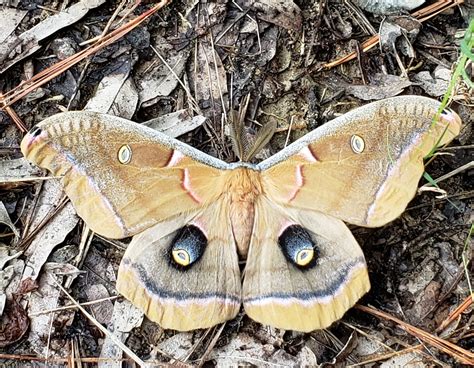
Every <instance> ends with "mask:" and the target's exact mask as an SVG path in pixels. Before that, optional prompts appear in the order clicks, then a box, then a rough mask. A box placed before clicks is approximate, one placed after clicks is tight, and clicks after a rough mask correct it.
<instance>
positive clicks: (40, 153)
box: [21, 112, 227, 238]
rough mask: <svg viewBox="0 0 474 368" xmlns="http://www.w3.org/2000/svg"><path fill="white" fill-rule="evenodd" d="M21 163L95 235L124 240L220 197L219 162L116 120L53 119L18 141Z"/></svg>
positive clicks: (87, 115)
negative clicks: (54, 182)
mask: <svg viewBox="0 0 474 368" xmlns="http://www.w3.org/2000/svg"><path fill="white" fill-rule="evenodd" d="M21 149H22V152H23V154H24V156H25V157H26V158H27V159H28V160H30V161H32V162H34V163H35V164H36V165H38V166H40V167H43V168H46V169H48V170H49V171H51V172H52V173H53V175H56V176H61V177H62V179H61V180H62V183H63V185H64V190H65V192H66V194H67V195H68V197H69V198H70V199H71V201H72V202H73V204H74V206H75V208H76V210H77V212H78V214H79V216H81V217H82V218H83V219H84V221H85V222H86V223H87V224H88V225H89V226H90V227H91V228H92V230H94V231H96V232H97V233H99V234H102V235H104V236H107V237H110V238H122V237H126V236H130V235H133V234H136V233H138V232H140V231H142V230H144V229H146V228H148V227H150V226H152V225H153V224H156V223H157V222H159V221H163V220H165V219H168V218H170V217H172V216H174V215H177V214H180V213H183V212H188V211H192V210H194V209H197V208H200V207H203V206H206V205H207V204H208V203H211V202H212V201H214V200H215V199H216V198H217V197H218V196H219V195H220V193H219V188H220V178H221V173H222V169H225V168H226V167H227V164H226V163H224V162H223V161H220V160H218V159H215V158H213V157H211V156H208V155H206V154H204V153H202V152H200V151H198V150H196V149H194V148H192V147H190V146H188V145H186V144H183V143H181V142H179V141H177V140H175V139H172V138H170V137H168V136H166V135H164V134H161V133H159V132H156V131H154V130H153V129H150V128H147V127H145V126H142V125H139V124H136V123H133V122H131V121H128V120H125V119H122V118H118V117H115V116H110V115H104V114H99V113H94V112H68V113H62V114H58V115H55V116H52V117H50V118H48V119H46V120H44V121H43V122H41V123H40V124H38V125H37V126H36V127H35V128H33V129H32V130H31V131H30V133H28V134H27V135H26V136H25V138H24V139H23V141H22V144H21Z"/></svg>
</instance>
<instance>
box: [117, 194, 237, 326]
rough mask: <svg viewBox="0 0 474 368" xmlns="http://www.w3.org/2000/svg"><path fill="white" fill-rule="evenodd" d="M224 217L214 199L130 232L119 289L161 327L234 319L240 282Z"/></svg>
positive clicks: (225, 210)
mask: <svg viewBox="0 0 474 368" xmlns="http://www.w3.org/2000/svg"><path fill="white" fill-rule="evenodd" d="M226 218H228V208H227V207H226V206H223V205H222V202H221V201H217V202H216V203H214V204H212V205H211V206H210V207H209V208H207V209H205V210H204V211H198V212H197V213H190V214H188V215H183V216H179V217H177V218H176V219H173V220H169V221H165V222H161V223H159V224H157V225H155V226H154V227H152V228H150V229H147V230H145V231H144V232H142V233H141V234H138V235H136V236H134V237H133V239H132V242H131V243H130V245H129V246H128V248H127V251H126V252H125V255H124V257H123V259H122V262H121V264H120V269H119V272H118V279H117V290H118V291H119V292H120V293H121V294H123V295H124V296H125V297H126V298H127V299H129V300H130V301H131V302H132V303H133V304H134V305H136V306H138V307H139V308H141V309H142V310H143V311H144V312H145V313H146V315H147V316H148V318H150V319H151V320H152V321H155V322H157V323H159V324H160V326H162V327H163V328H170V329H174V330H180V331H188V330H193V329H197V328H207V327H211V326H214V325H215V324H218V323H221V322H225V321H226V320H229V319H232V318H234V317H235V316H236V315H237V313H238V312H239V309H240V306H241V281H240V270H239V264H238V258H237V250H236V246H235V242H234V239H233V236H232V229H231V227H230V223H229V222H228V221H225V219H226Z"/></svg>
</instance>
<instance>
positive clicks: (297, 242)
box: [278, 225, 317, 269]
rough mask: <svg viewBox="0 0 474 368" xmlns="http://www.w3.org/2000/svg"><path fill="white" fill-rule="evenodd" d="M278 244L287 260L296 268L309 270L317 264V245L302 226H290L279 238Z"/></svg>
mask: <svg viewBox="0 0 474 368" xmlns="http://www.w3.org/2000/svg"><path fill="white" fill-rule="evenodd" d="M278 244H279V245H280V248H281V250H282V252H283V254H284V255H285V257H286V259H288V260H289V261H290V262H291V263H292V264H294V265H295V266H296V267H298V268H302V269H307V268H310V267H313V266H314V265H315V264H316V258H317V251H316V244H315V243H314V241H313V239H312V238H311V235H310V234H309V232H308V231H307V230H306V229H305V228H303V227H302V226H300V225H290V226H288V227H287V228H286V229H285V230H284V231H283V232H282V234H281V235H280V237H279V238H278Z"/></svg>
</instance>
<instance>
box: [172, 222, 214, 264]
mask: <svg viewBox="0 0 474 368" xmlns="http://www.w3.org/2000/svg"><path fill="white" fill-rule="evenodd" d="M206 245H207V238H206V235H204V233H203V232H202V230H201V229H199V228H198V227H197V226H194V225H188V226H185V227H182V228H181V229H179V230H178V233H177V235H176V237H175V238H174V239H173V241H172V242H171V249H170V256H171V257H170V258H171V264H172V265H174V266H175V267H176V268H178V269H188V268H189V267H191V266H192V265H193V264H194V263H196V262H197V261H198V260H199V259H200V258H201V256H202V255H203V254H204V250H205V249H206Z"/></svg>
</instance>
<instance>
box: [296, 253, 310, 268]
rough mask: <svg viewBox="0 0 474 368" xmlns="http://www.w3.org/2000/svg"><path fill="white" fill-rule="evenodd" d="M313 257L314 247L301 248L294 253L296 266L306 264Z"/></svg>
mask: <svg viewBox="0 0 474 368" xmlns="http://www.w3.org/2000/svg"><path fill="white" fill-rule="evenodd" d="M313 258H314V249H302V250H300V251H298V253H296V257H295V263H296V264H297V265H298V266H303V267H304V266H307V265H308V264H309V263H310V262H311V261H312V260H313Z"/></svg>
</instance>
